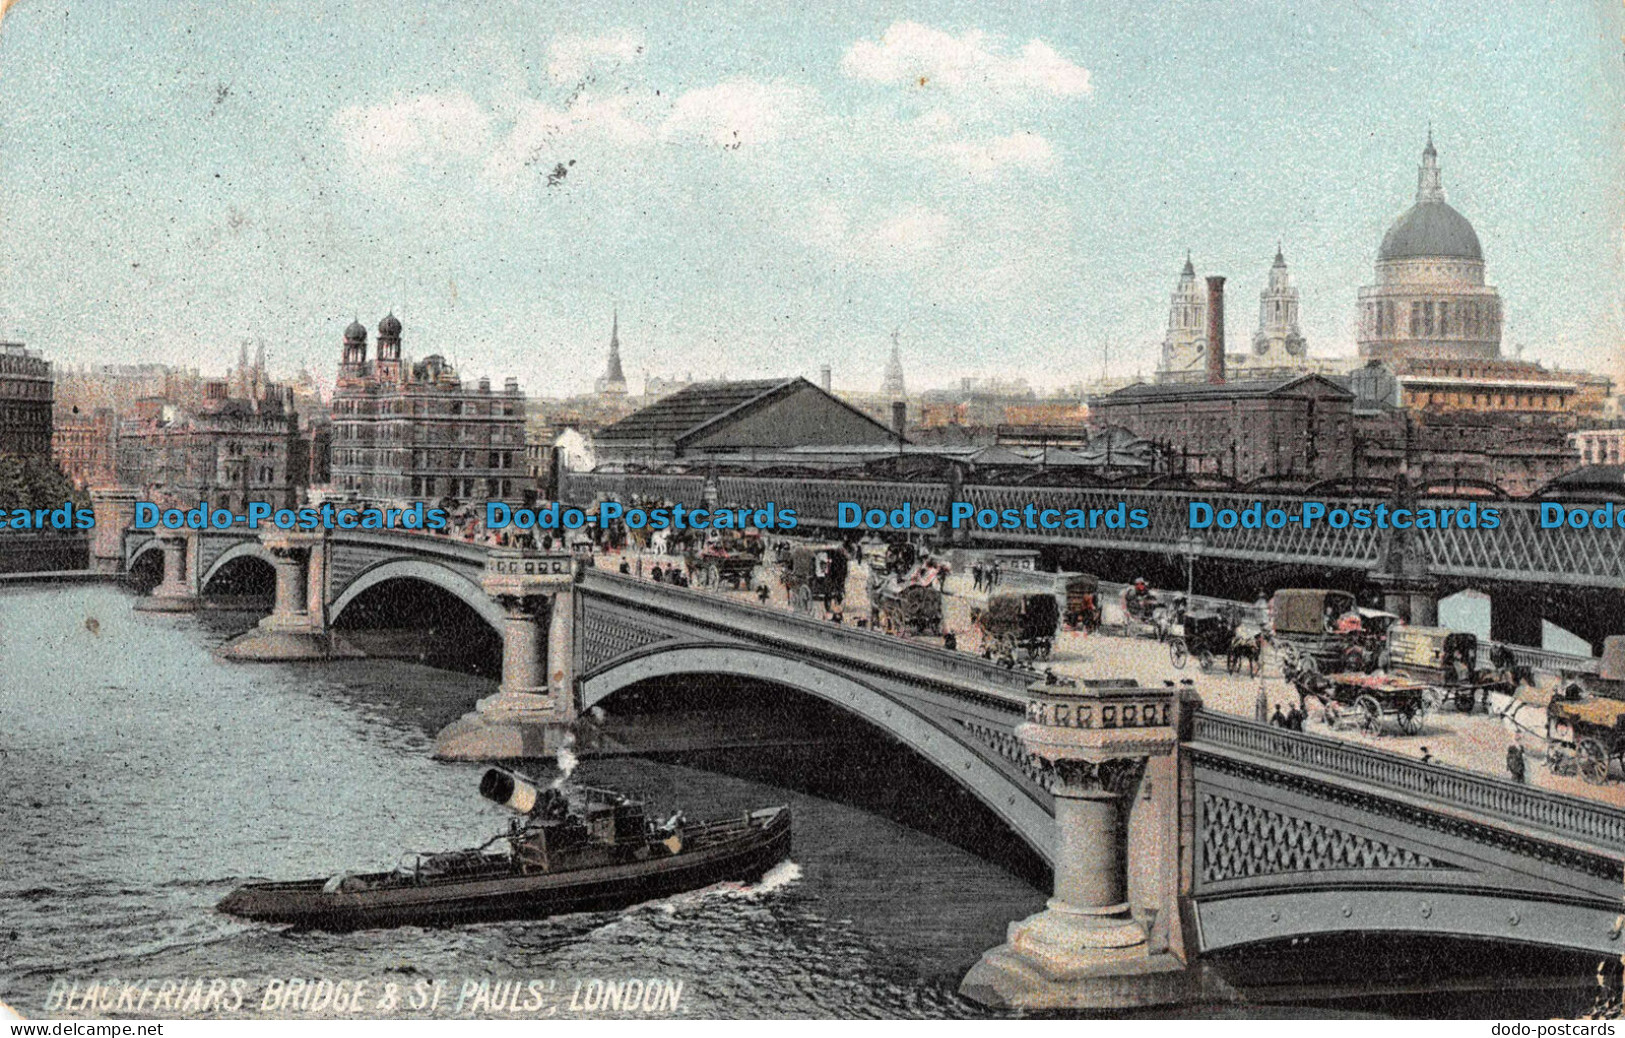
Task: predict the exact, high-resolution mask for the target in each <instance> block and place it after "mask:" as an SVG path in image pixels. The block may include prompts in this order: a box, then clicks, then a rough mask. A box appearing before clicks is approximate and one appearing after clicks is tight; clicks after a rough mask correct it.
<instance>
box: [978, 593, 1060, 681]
mask: <svg viewBox="0 0 1625 1038" xmlns="http://www.w3.org/2000/svg"><path fill="white" fill-rule="evenodd" d="M1060 618H1061V610H1060V608H1059V607H1058V606H1057V605H1056V603H1055V596H1054V595H1050V594H1036V593H1035V594H1021V593H1016V592H1009V593H1005V594H995V595H991V596H989V597H988V600H987V606H986V607H985V608H983V609H982V610H981V612H980V613H978V614H976V616H975V617H974V620H975V623H976V626H977V627H979V628H980V629H981V631H982V644H983V646H984V647H985V649H986V651H987V652H988V654H989V655H991V656H996V657H998V658H999V659H1000V660H1002V661H1003V662H1004V663H1006V664H1014V663H1015V660H1016V655H1017V653H1020V652H1025V653H1026V654H1027V656H1028V657H1029V658H1030V659H1039V660H1046V659H1049V654H1050V652H1051V650H1052V649H1054V647H1055V630H1056V627H1057V625H1058V623H1059V621H1060Z"/></svg>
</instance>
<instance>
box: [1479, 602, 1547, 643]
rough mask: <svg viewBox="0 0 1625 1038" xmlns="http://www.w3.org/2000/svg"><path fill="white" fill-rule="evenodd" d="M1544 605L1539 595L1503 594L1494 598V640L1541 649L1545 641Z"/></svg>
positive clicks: (1492, 618) (1492, 610)
mask: <svg viewBox="0 0 1625 1038" xmlns="http://www.w3.org/2000/svg"><path fill="white" fill-rule="evenodd" d="M1542 605H1543V603H1542V602H1541V600H1540V598H1539V597H1538V596H1535V595H1519V594H1513V593H1511V592H1506V591H1503V592H1500V593H1499V594H1492V595H1491V596H1490V638H1491V639H1493V640H1495V641H1498V642H1503V643H1507V644H1511V645H1527V646H1530V647H1531V648H1535V649H1538V648H1540V647H1541V643H1542V642H1543V640H1544V639H1545V629H1544V625H1543V624H1542V623H1541V620H1542V619H1543V617H1542V612H1543V610H1542V608H1541V606H1542Z"/></svg>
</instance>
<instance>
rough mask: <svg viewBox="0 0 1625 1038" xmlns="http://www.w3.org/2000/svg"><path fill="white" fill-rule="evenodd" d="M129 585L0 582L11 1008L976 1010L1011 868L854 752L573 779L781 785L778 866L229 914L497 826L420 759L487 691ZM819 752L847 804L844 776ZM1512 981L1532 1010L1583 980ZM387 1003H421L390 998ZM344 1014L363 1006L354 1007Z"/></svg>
mask: <svg viewBox="0 0 1625 1038" xmlns="http://www.w3.org/2000/svg"><path fill="white" fill-rule="evenodd" d="M133 601H134V599H133V597H132V596H131V595H130V594H129V593H127V592H125V591H122V590H119V589H116V588H113V587H110V586H101V585H80V586H72V587H47V586H27V587H8V588H3V589H0V786H3V788H4V790H5V792H4V794H3V799H0V835H3V837H4V840H5V845H6V851H5V857H4V862H5V868H4V869H3V870H0V1001H4V1002H6V1003H8V1004H10V1005H12V1006H14V1007H15V1008H16V1009H18V1010H19V1011H20V1012H22V1013H24V1014H26V1015H31V1016H41V1015H45V1016H49V1015H52V1014H50V1013H49V1012H47V1011H46V1009H47V1001H46V1000H47V998H48V997H49V996H50V995H51V992H52V990H53V984H54V985H56V986H57V987H56V990H57V991H58V992H60V991H61V989H62V985H63V984H66V983H72V982H79V983H80V984H84V983H86V982H89V981H99V982H107V981H109V980H111V979H114V978H116V979H118V980H119V981H120V982H122V983H124V984H132V983H140V982H143V981H151V982H155V984H156V983H161V982H163V981H165V980H176V981H180V980H187V981H191V980H193V979H195V978H203V979H204V980H205V982H207V981H208V980H209V979H210V978H242V979H245V980H246V981H247V985H246V987H247V996H246V998H245V999H244V1004H243V1005H242V1007H241V1009H240V1010H239V1011H238V1012H236V1013H228V1014H226V1015H249V1016H253V1015H260V1007H261V1004H262V1001H263V995H264V993H265V992H266V991H267V990H268V989H269V988H270V987H271V985H272V982H275V981H281V982H284V983H286V982H288V981H291V980H294V979H299V980H303V981H311V982H314V981H317V980H320V979H326V980H329V981H332V982H338V981H349V982H351V983H352V984H354V983H356V982H364V983H366V984H367V985H368V990H369V991H370V992H374V993H378V992H381V991H383V990H385V989H386V988H387V985H390V984H395V985H397V986H398V988H399V990H401V991H402V992H406V991H410V990H411V989H412V988H413V986H414V985H419V984H432V983H433V982H434V981H440V982H441V983H442V985H443V987H444V990H445V995H444V999H445V1000H444V1001H443V1002H442V1003H441V1004H440V1005H439V1007H438V1008H437V1010H436V1014H437V1015H441V1016H445V1015H450V1014H451V1013H452V1008H451V1007H452V1006H453V1005H454V1004H455V1002H456V999H457V996H458V993H459V991H460V989H461V985H462V984H463V983H464V982H465V981H479V980H486V981H489V982H492V983H493V985H494V984H496V983H506V982H522V983H524V982H529V981H533V980H534V981H538V982H540V983H541V984H542V985H543V987H544V989H545V990H546V991H548V992H550V993H553V998H552V1001H551V1002H550V1003H549V1005H550V1006H551V1007H552V1008H551V1009H550V1010H549V1012H552V1013H554V1014H556V1015H559V1016H572V1015H577V1014H578V1013H581V1012H585V1011H586V1008H585V1007H584V1005H583V1004H582V1003H581V1002H580V1001H579V999H578V1000H577V1001H576V1002H575V1003H573V1004H572V1001H571V999H572V994H573V993H574V992H577V991H579V990H580V985H588V984H590V983H592V982H594V981H597V980H608V981H612V982H613V981H618V980H623V979H638V980H639V981H642V982H644V983H647V982H649V981H651V980H654V981H660V982H662V983H664V984H666V985H668V986H669V985H671V984H674V983H679V982H680V983H681V985H682V988H681V999H680V1003H679V1005H678V1008H677V1010H676V1012H677V1014H678V1015H682V1016H696V1017H707V1016H718V1017H752V1018H761V1017H799V1016H849V1017H962V1016H985V1015H987V1011H986V1010H985V1009H983V1008H982V1007H980V1006H978V1005H976V1004H974V1003H970V1002H968V1001H966V1000H964V999H961V998H960V997H959V996H958V994H957V993H956V988H957V985H958V983H959V980H960V978H961V977H962V976H963V975H964V973H965V971H966V970H967V969H968V968H969V967H970V966H971V965H972V964H973V963H974V962H975V961H976V959H977V957H978V956H979V955H980V954H981V952H982V951H984V950H985V949H987V948H989V947H992V946H994V945H996V944H998V943H1000V941H1001V940H1002V939H1003V935H1004V931H1005V928H1006V926H1007V925H1008V924H1009V923H1010V922H1011V921H1014V920H1017V919H1021V918H1023V917H1025V916H1027V915H1029V914H1031V913H1033V912H1035V911H1037V910H1039V909H1040V908H1041V907H1042V906H1043V904H1044V901H1045V895H1044V892H1043V891H1042V890H1041V889H1040V886H1039V885H1038V884H1040V883H1041V882H1042V877H1041V876H1035V875H1033V872H1032V868H1031V862H1030V861H1029V862H1027V863H1025V864H1023V863H1022V862H1020V861H1018V860H1015V859H1016V858H1019V855H1015V856H1008V855H1004V856H1001V855H999V854H994V855H985V854H976V853H972V852H971V851H970V850H967V849H965V848H966V847H967V846H976V845H978V840H979V839H980V837H977V836H976V835H975V833H974V829H975V824H974V823H970V829H971V830H972V831H971V832H970V834H969V836H966V834H964V833H957V832H955V831H954V825H953V821H952V820H953V819H954V818H955V817H958V816H959V814H960V809H959V808H958V807H954V806H953V805H952V804H949V805H948V807H946V808H944V809H943V810H938V811H934V810H933V809H932V806H933V805H932V803H930V802H927V803H923V804H922V803H919V802H913V803H910V801H919V800H922V799H923V800H925V801H932V800H934V799H935V798H950V797H954V796H955V795H956V793H957V791H955V790H954V789H953V788H952V787H950V786H948V785H947V784H946V783H942V782H923V783H919V784H917V785H916V784H914V783H913V780H912V779H909V780H908V781H904V782H902V783H901V785H903V786H904V792H903V795H901V796H890V797H883V798H880V801H878V802H877V801H876V799H875V797H874V796H873V795H872V794H873V792H874V788H875V787H876V786H878V785H880V784H881V783H879V782H877V781H876V779H877V777H878V775H879V773H880V772H884V771H887V770H888V769H899V768H900V769H904V770H903V771H902V772H900V773H901V774H904V775H912V774H913V772H912V771H910V770H908V769H909V767H910V766H909V765H906V764H900V763H887V762H882V763H881V764H874V760H876V759H877V758H875V753H878V752H879V751H878V750H876V751H874V752H871V751H870V750H868V749H865V750H864V751H863V752H862V754H854V753H852V752H847V753H845V754H841V753H836V754H833V755H829V754H825V755H824V756H823V759H824V760H825V761H826V764H827V762H830V761H833V762H835V763H834V764H833V765H831V766H829V767H827V768H826V773H825V774H823V775H822V776H821V777H820V779H819V781H817V782H810V783H809V782H807V781H799V782H791V781H786V782H783V783H781V782H779V781H776V780H775V781H773V782H771V783H770V782H769V778H770V777H771V775H772V773H773V768H774V767H776V766H778V765H764V764H762V760H763V759H764V758H762V757H761V756H760V755H759V754H748V755H747V756H749V757H751V758H752V759H753V760H755V761H756V763H757V765H758V766H757V767H755V768H754V769H753V768H750V767H745V768H734V769H729V772H728V773H722V772H719V771H714V770H702V769H700V768H697V767H690V766H684V765H681V764H678V763H673V762H671V761H670V759H668V758H662V759H661V760H658V761H657V760H650V759H643V758H635V757H621V758H613V759H588V760H586V761H585V762H584V763H582V764H581V766H580V767H579V768H578V769H577V771H576V773H575V776H574V778H576V779H578V780H585V781H588V782H591V783H594V784H603V785H611V786H614V787H617V788H620V789H623V790H626V791H629V792H635V793H641V794H644V795H646V796H648V798H649V799H650V801H651V803H652V805H653V808H654V810H655V811H656V812H658V811H659V810H661V809H665V810H668V811H669V810H672V809H675V808H678V807H680V808H682V809H683V810H684V811H686V812H687V813H688V814H689V816H690V817H696V818H700V817H707V816H726V815H731V814H735V813H740V812H743V811H745V810H748V809H752V808H757V807H763V806H767V805H771V804H779V803H788V804H789V805H790V806H791V807H792V809H793V812H794V817H795V849H794V851H793V853H792V855H791V860H790V863H788V864H785V865H781V866H780V867H779V868H777V869H775V870H774V871H773V872H772V873H770V874H769V875H768V876H767V877H765V878H764V880H763V881H762V882H761V883H759V884H756V885H754V886H749V887H738V886H725V887H716V888H711V889H708V890H705V891H700V892H696V893H693V894H688V895H683V896H679V897H676V898H672V899H668V900H665V901H660V902H653V903H648V904H644V905H640V906H636V907H634V908H631V909H627V910H625V911H621V912H614V913H601V914H591V915H572V916H564V917H557V918H553V919H547V920H540V921H527V922H513V923H501V924H482V925H476V926H468V927H461V928H456V929H448V930H422V929H415V928H407V929H398V930H384V931H366V932H361V933H354V934H345V935H334V934H324V933H295V932H290V931H287V930H284V929H282V928H278V927H270V926H263V925H258V924H247V923H243V922H239V921H236V920H233V919H231V918H228V917H225V916H222V915H220V914H218V913H217V912H216V911H215V910H214V905H215V904H216V902H218V901H219V900H220V898H221V897H223V896H224V895H225V894H226V893H227V892H228V891H230V890H231V889H232V888H233V887H234V886H236V885H237V884H239V883H241V882H243V881H245V880H249V879H254V878H302V877H316V876H330V875H334V874H336V873H339V872H346V871H362V870H368V869H377V868H387V867H390V866H392V865H394V864H395V862H396V861H397V860H399V859H400V858H401V856H402V855H403V854H404V853H406V852H409V851H420V850H444V849H450V848H455V847H466V846H474V845H476V844H478V843H480V842H482V841H484V840H485V839H486V838H488V837H489V836H491V835H492V834H494V833H495V832H497V831H498V830H500V829H502V828H503V827H504V826H505V825H506V821H507V818H506V815H505V813H504V812H503V811H502V810H501V809H499V808H497V807H495V806H493V805H490V804H487V803H485V802H484V801H482V800H480V798H479V797H478V796H477V795H476V792H475V789H476V785H477V782H478V778H479V775H480V774H481V772H482V770H483V769H482V768H481V767H480V766H478V765H470V764H451V763H442V762H437V761H434V760H432V759H431V757H430V752H431V749H432V744H433V734H434V732H435V731H437V730H438V729H439V727H440V726H442V725H444V724H445V723H446V722H448V721H449V720H451V719H452V718H454V717H456V716H457V715H459V714H461V713H462V712H463V711H465V710H467V709H469V708H470V706H471V705H472V704H473V702H474V701H475V700H476V699H478V698H479V697H480V696H482V695H486V694H488V693H489V692H490V691H492V690H493V688H494V685H493V683H492V682H491V681H490V680H488V679H485V678H479V677H474V676H471V675H468V674H462V673H456V672H452V671H447V670H439V669H431V668H428V667H424V666H420V665H417V664H411V663H404V662H396V661H389V660H356V661H344V662H333V663H322V664H282V665H279V664H252V665H243V664H232V663H226V662H222V661H219V660H217V659H215V657H214V656H213V654H212V650H213V649H214V648H216V647H217V646H218V645H220V644H221V643H222V642H223V641H225V640H226V639H227V638H228V637H229V636H230V635H231V634H233V633H235V632H237V631H239V630H241V629H243V628H244V627H245V626H247V625H248V624H250V623H252V621H253V617H252V616H250V615H247V614H241V613H238V614H221V613H201V614H183V615H162V614H143V613H139V612H134V611H132V610H131V604H132V602H133ZM824 753H825V751H823V750H815V751H814V752H813V754H812V756H813V757H815V758H816V757H818V756H819V755H820V754H824ZM785 759H786V760H799V761H801V762H802V765H804V764H805V761H806V760H807V759H808V756H807V755H806V754H802V755H801V756H800V757H795V755H794V754H791V755H790V756H789V757H786V758H785ZM870 765H873V766H874V767H875V768H878V769H880V772H877V771H865V768H867V767H869V766H870ZM798 766H801V765H798ZM830 772H833V773H830ZM846 772H852V774H851V775H850V776H849V777H850V778H851V781H850V783H849V785H850V786H852V787H866V788H868V789H869V791H870V794H871V795H870V796H868V797H865V796H864V795H862V794H861V792H854V791H853V790H850V789H849V790H845V791H843V790H842V789H841V788H840V787H841V786H842V782H841V779H842V778H843V774H844V773H846ZM858 772H864V773H862V774H858ZM745 775H750V776H752V777H748V778H747V777H744V776H745ZM786 786H789V787H790V788H785V787H786ZM826 787H827V788H826ZM809 790H810V791H811V792H809ZM826 792H827V793H829V794H830V795H828V796H826V795H822V794H824V793H826ZM812 793H818V794H820V795H811V794H812ZM944 802H945V803H946V801H944ZM958 802H959V801H958V800H957V799H956V800H954V802H953V803H954V804H957V803H958ZM877 803H879V805H880V807H882V808H884V809H883V810H877V809H874V808H876V806H877ZM858 804H862V805H863V806H861V807H860V806H857V805H858ZM897 818H904V819H907V820H909V821H910V822H911V824H910V825H904V824H901V823H900V822H899V821H897V820H894V819H897ZM920 819H923V820H924V823H923V826H922V827H923V828H924V829H925V830H927V831H921V828H919V827H915V825H913V824H912V823H913V822H915V821H916V820H920ZM928 832H929V833H931V834H928ZM939 837H945V838H939ZM961 837H963V838H961ZM1001 857H1002V858H1003V860H990V858H993V859H999V858H1001ZM1007 866H1008V867H1007ZM1260 961H1262V962H1265V963H1266V964H1267V960H1260ZM1241 968H1242V969H1243V971H1245V968H1246V966H1245V964H1242V967H1241ZM1255 968H1257V967H1256V966H1255ZM1521 997H1523V998H1524V999H1526V1000H1527V999H1528V998H1531V997H1536V996H1534V995H1533V994H1532V993H1528V992H1526V993H1524V995H1523V996H1521ZM1538 997H1540V998H1550V999H1552V1002H1551V1009H1552V1010H1553V1011H1554V1012H1563V1011H1565V1010H1567V1011H1569V1012H1573V1011H1575V1010H1577V1009H1579V1008H1581V1007H1583V1006H1584V1005H1585V1004H1587V1003H1588V1002H1589V1000H1590V996H1589V995H1587V994H1586V993H1584V992H1583V991H1574V990H1569V991H1564V992H1556V993H1550V992H1548V993H1543V994H1540V995H1539V996H1538ZM1429 1005H1431V1009H1432V1011H1434V1012H1441V1013H1443V1015H1453V1014H1452V1013H1451V1011H1450V1008H1451V1007H1450V1004H1449V1003H1447V1002H1443V1001H1437V1000H1436V1001H1433V1002H1431V1003H1428V1004H1425V1005H1419V1004H1417V1003H1414V1002H1408V1003H1405V1004H1403V1005H1398V1004H1396V1005H1394V1006H1392V1007H1391V1008H1392V1009H1393V1010H1395V1011H1398V1012H1401V1013H1416V1012H1423V1011H1426V1010H1427V1008H1428V1006H1429ZM1324 1008H1328V1007H1323V1009H1324ZM1340 1008H1344V1009H1348V1008H1355V1009H1360V1010H1364V1011H1371V1010H1372V1009H1373V1008H1379V1010H1380V1009H1381V1008H1390V1007H1388V1006H1383V1007H1373V1006H1371V1005H1357V1006H1350V1005H1348V1004H1346V1003H1344V1004H1342V1005H1341V1006H1340ZM465 1009H466V1006H465ZM1212 1010H1213V1011H1217V1007H1212ZM471 1011H475V1012H478V1013H479V1015H488V1014H487V1012H486V1011H485V1010H484V1008H483V1007H482V1008H481V1009H480V1010H471ZM1298 1011H1309V1012H1314V1011H1315V1010H1313V1009H1309V1008H1308V1007H1306V1006H1304V1005H1302V1004H1301V1003H1300V1006H1299V1007H1298ZM1484 1011H1485V1010H1484V1008H1483V1007H1482V1005H1480V1006H1479V1008H1478V1010H1477V1011H1469V1012H1468V1013H1467V1015H1481V1014H1482V1013H1483V1012H1484ZM393 1012H394V1014H395V1015H405V1016H413V1015H428V1014H427V1013H426V1012H414V1010H413V1009H412V1007H411V1006H410V1005H409V1004H408V1003H407V1002H406V1001H405V1000H404V999H403V1001H402V1003H401V1004H400V1005H398V1006H397V1007H396V1008H395V1009H394V1010H393ZM596 1012H597V1013H598V1015H604V1014H605V1012H606V1011H605V1010H603V1009H602V1008H601V1007H600V1008H599V1009H598V1010H596ZM1225 1012H1226V1013H1234V1012H1236V1010H1234V1009H1228V1008H1227V1009H1226V1010H1225ZM1240 1012H1241V1013H1242V1015H1253V1014H1254V1013H1256V1012H1258V1010H1248V1009H1243V1010H1241V1011H1240ZM129 1015H158V1016H169V1015H183V1014H178V1013H177V1014H170V1013H165V1012H161V1011H160V1012H158V1013H145V1014H134V1013H132V1014H129ZM283 1015H301V1014H300V1013H299V1012H298V1010H297V1008H295V1009H293V1010H290V1011H286V1012H285V1013H284V1014H283ZM309 1015H313V1016H331V1015H338V1014H337V1013H335V1012H333V1011H332V1009H331V1007H329V1008H327V1009H323V1010H318V1011H315V1012H312V1013H310V1014H309ZM357 1015H363V1016H373V1015H384V1014H382V1013H381V1012H380V1011H378V1009H377V1003H376V1002H372V1003H371V1004H369V1006H368V1007H367V1008H365V1009H363V1010H362V1011H360V1012H359V1013H358V1014H357ZM489 1015H503V1014H502V1013H501V1012H500V1011H497V1010H491V1012H490V1014H489ZM506 1015H524V1014H522V1013H514V1012H509V1013H507V1014H506ZM608 1015H615V1014H614V1013H613V1012H609V1013H608ZM1194 1015H1207V1013H1206V1012H1204V1011H1198V1012H1196V1013H1194ZM1519 1015H1528V1013H1527V1012H1523V1013H1520V1014H1519Z"/></svg>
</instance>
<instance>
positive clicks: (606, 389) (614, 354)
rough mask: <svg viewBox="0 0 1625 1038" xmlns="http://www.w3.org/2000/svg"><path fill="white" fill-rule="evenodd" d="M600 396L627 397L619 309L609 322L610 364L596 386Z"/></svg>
mask: <svg viewBox="0 0 1625 1038" xmlns="http://www.w3.org/2000/svg"><path fill="white" fill-rule="evenodd" d="M595 388H596V389H597V390H598V394H599V395H600V396H612V397H623V396H625V395H626V373H625V372H624V371H622V370H621V311H620V308H619V307H617V308H616V309H615V310H614V311H613V316H611V317H610V321H609V363H608V364H607V365H605V367H604V377H603V378H600V379H599V380H598V381H597V383H596V384H595Z"/></svg>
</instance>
